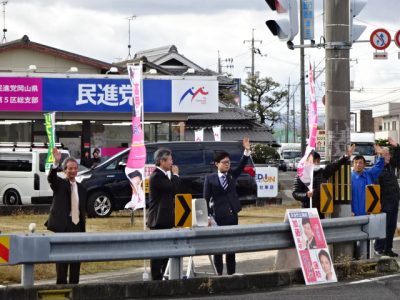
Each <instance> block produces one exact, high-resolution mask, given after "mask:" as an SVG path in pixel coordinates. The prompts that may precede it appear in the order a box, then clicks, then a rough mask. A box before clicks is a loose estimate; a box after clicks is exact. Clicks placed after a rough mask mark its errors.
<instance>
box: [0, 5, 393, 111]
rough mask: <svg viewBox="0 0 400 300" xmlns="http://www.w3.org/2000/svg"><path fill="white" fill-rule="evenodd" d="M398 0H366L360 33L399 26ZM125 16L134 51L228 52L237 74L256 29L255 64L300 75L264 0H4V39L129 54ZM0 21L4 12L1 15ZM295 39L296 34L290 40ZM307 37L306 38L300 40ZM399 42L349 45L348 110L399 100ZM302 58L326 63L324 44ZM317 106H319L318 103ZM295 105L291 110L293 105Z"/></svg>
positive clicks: (280, 78) (268, 72) (241, 73)
mask: <svg viewBox="0 0 400 300" xmlns="http://www.w3.org/2000/svg"><path fill="white" fill-rule="evenodd" d="M315 7H316V12H315V20H316V24H315V31H316V33H315V39H316V40H317V42H318V40H319V39H320V36H322V34H323V30H322V19H323V16H322V0H316V1H315ZM399 12H400V1H399V0H385V1H381V0H369V1H368V3H367V6H366V7H365V8H364V9H363V10H362V11H361V13H360V14H359V16H357V19H358V23H359V24H364V25H367V26H368V28H367V30H366V31H365V32H364V34H363V35H362V37H361V39H362V40H367V39H369V36H370V34H371V32H372V31H373V30H374V29H377V28H381V27H382V28H386V29H387V30H389V32H390V33H391V35H392V38H393V37H394V35H395V33H396V31H397V30H400V22H399V21H400V17H399ZM133 15H135V16H136V19H134V20H133V21H132V22H131V44H132V50H131V53H132V55H133V54H134V53H135V52H137V51H141V50H145V49H150V48H156V47H161V46H165V45H172V44H173V45H176V46H177V48H178V51H179V53H181V54H183V55H185V56H186V57H187V58H189V59H190V60H192V61H193V62H195V63H197V64H198V65H200V66H201V67H203V68H209V69H212V70H217V58H218V50H219V51H220V55H221V58H222V59H224V58H233V65H234V69H233V70H232V71H230V70H227V71H230V72H232V73H233V75H234V76H235V77H241V78H242V79H243V80H244V78H245V77H246V76H247V75H246V73H247V72H248V71H249V70H248V69H246V67H249V66H250V65H251V53H250V51H249V48H250V43H247V42H246V43H244V41H245V40H251V34H252V28H254V29H255V31H254V33H255V39H256V40H260V41H262V43H259V42H257V43H256V47H257V48H259V49H260V50H261V53H262V54H264V55H265V56H256V60H255V68H256V71H259V72H260V74H261V76H270V77H272V78H273V79H274V80H275V81H277V82H279V83H281V84H283V85H285V84H287V83H288V81H289V78H290V82H291V84H297V83H298V81H299V50H294V51H292V50H288V49H287V47H286V44H285V43H284V42H281V41H279V40H278V39H277V38H276V37H274V36H272V34H271V33H270V32H269V30H268V29H267V27H266V25H265V21H266V20H267V19H268V17H269V16H272V13H271V12H270V11H269V7H268V5H267V4H266V3H265V1H264V0H201V1H199V0H33V1H32V0H9V1H8V4H7V5H6V28H7V29H8V32H7V35H6V37H7V41H12V40H14V39H19V38H21V37H22V36H23V35H24V34H26V35H28V36H29V38H30V39H31V40H32V41H34V42H38V43H42V44H46V45H49V46H52V47H56V48H60V49H63V50H66V51H71V52H74V53H78V54H82V55H85V56H89V57H92V58H95V59H99V60H103V61H107V62H115V61H117V60H121V59H126V58H127V56H128V47H127V45H128V19H127V18H128V17H130V16H133ZM1 20H2V21H3V18H1ZM295 43H296V44H298V38H297V39H295ZM306 43H308V42H306ZM399 51H400V49H399V48H397V47H396V45H395V44H394V43H393V42H392V44H391V45H390V47H389V48H388V49H387V52H388V54H389V59H388V60H387V61H381V60H373V58H372V56H373V52H374V49H373V48H372V47H371V45H370V44H369V43H357V44H354V46H353V49H352V50H351V57H352V59H354V61H353V62H352V63H351V77H352V79H353V80H354V85H355V90H356V91H357V92H352V94H351V98H352V109H353V110H355V109H360V108H368V105H371V104H376V103H379V102H388V101H394V100H400V97H399V96H400V82H399V79H398V78H399V77H400V76H399V75H400V60H399V59H398V52H399ZM305 53H306V61H307V63H308V62H311V63H312V64H314V63H315V65H317V66H318V67H317V73H318V71H320V70H323V68H324V65H325V64H324V55H325V53H324V50H323V49H306V51H305ZM324 81H325V76H324V74H322V76H320V77H319V78H318V80H317V81H316V92H317V97H319V99H318V101H319V103H320V102H321V101H320V98H321V96H322V95H323V94H324ZM319 109H320V110H323V107H322V105H319ZM296 110H297V109H296Z"/></svg>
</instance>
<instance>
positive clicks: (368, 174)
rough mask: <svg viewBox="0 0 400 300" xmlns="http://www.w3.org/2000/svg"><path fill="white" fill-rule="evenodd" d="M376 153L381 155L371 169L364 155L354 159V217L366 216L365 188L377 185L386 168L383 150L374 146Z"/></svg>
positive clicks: (352, 207) (352, 184)
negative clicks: (367, 166)
mask: <svg viewBox="0 0 400 300" xmlns="http://www.w3.org/2000/svg"><path fill="white" fill-rule="evenodd" d="M374 148H375V152H376V153H377V154H378V155H379V158H378V161H377V163H376V164H375V165H374V166H373V167H372V168H369V169H366V168H365V166H366V163H365V158H364V156H362V155H356V156H355V157H354V158H353V171H352V172H351V212H352V214H353V215H354V216H363V215H366V214H367V213H366V211H365V187H366V186H367V185H368V184H374V183H377V181H378V177H379V174H381V172H382V170H383V167H384V163H385V161H384V159H383V157H382V151H383V150H382V148H381V147H380V146H378V145H374Z"/></svg>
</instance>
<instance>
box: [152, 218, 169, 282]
mask: <svg viewBox="0 0 400 300" xmlns="http://www.w3.org/2000/svg"><path fill="white" fill-rule="evenodd" d="M158 229H169V228H163V227H158V226H156V227H151V228H150V230H158ZM167 264H168V258H155V259H150V272H151V279H152V280H163V277H164V273H165V270H166V269H167Z"/></svg>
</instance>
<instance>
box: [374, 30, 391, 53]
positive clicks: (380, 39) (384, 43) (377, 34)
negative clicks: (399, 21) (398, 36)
mask: <svg viewBox="0 0 400 300" xmlns="http://www.w3.org/2000/svg"><path fill="white" fill-rule="evenodd" d="M369 41H370V42H371V45H372V47H374V48H375V49H376V50H383V49H386V48H387V47H389V45H390V41H391V37H390V33H389V31H387V30H386V29H383V28H379V29H376V30H374V31H372V33H371V36H370V38H369Z"/></svg>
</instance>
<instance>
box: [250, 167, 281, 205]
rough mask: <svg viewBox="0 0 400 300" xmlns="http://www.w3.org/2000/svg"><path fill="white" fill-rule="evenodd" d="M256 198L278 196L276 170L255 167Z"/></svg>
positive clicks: (273, 168)
mask: <svg viewBox="0 0 400 300" xmlns="http://www.w3.org/2000/svg"><path fill="white" fill-rule="evenodd" d="M255 169H256V183H257V197H261V198H263V197H267V198H268V197H276V196H277V195H278V168H275V167H256V168H255Z"/></svg>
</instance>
